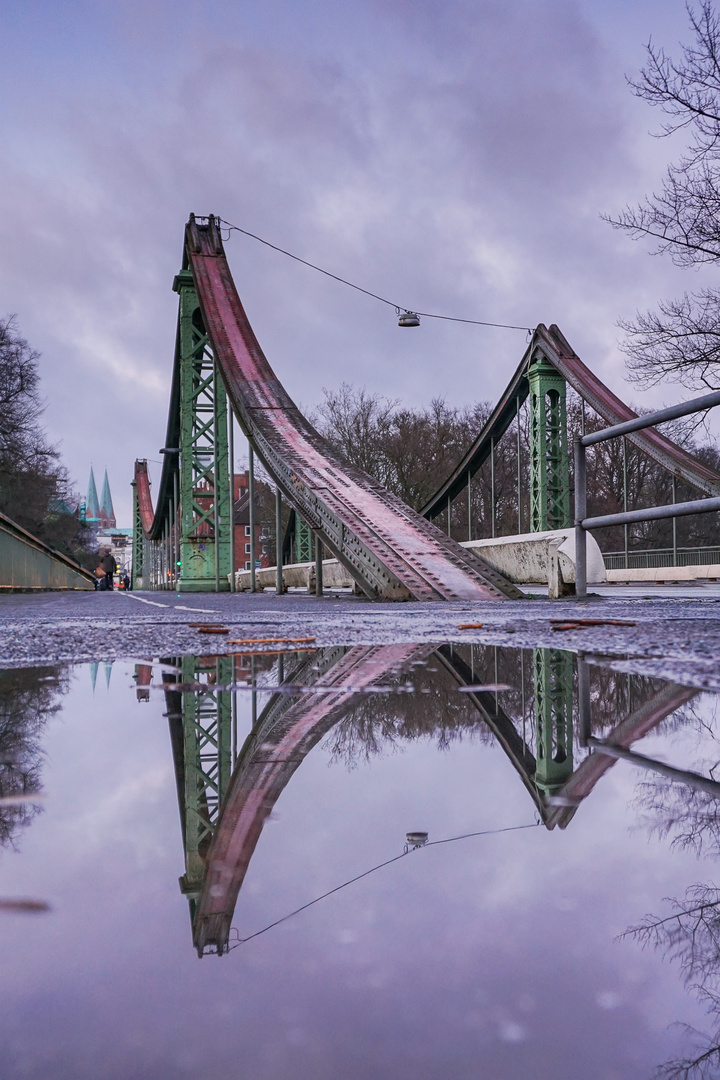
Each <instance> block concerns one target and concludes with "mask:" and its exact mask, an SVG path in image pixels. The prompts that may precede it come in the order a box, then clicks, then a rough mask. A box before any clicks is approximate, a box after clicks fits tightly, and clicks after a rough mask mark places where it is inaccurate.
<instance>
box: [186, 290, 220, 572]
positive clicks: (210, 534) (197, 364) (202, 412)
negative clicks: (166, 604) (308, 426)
mask: <svg viewBox="0 0 720 1080" xmlns="http://www.w3.org/2000/svg"><path fill="white" fill-rule="evenodd" d="M173 288H174V290H175V291H176V292H177V293H178V294H179V296H180V316H179V346H180V356H179V364H180V372H179V375H180V520H179V522H178V524H179V526H180V562H181V573H180V577H179V579H178V583H177V588H178V592H215V591H218V590H219V591H221V592H225V591H229V589H230V581H229V577H228V575H229V574H230V571H231V566H230V559H231V552H230V548H231V542H230V535H231V528H232V522H231V517H232V514H231V506H230V491H229V478H228V430H227V396H226V394H225V388H224V386H223V384H222V380H221V379H220V378H219V375H218V372H217V370H216V364H215V360H214V358H213V356H212V352H211V348H210V342H209V339H208V337H207V334H206V333H205V328H204V326H203V321H202V315H201V312H200V307H199V305H198V299H197V293H196V291H195V284H194V282H193V277H192V274H191V272H190V271H189V270H183V271H181V272H180V273H179V274H178V275H177V277H176V278H175V281H174V283H173Z"/></svg>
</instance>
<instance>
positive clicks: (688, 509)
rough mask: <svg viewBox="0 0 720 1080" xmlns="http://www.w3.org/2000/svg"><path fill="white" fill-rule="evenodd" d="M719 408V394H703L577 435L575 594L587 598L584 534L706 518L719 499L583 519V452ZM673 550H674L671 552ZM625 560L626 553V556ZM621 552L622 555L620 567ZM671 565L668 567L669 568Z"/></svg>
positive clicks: (585, 497) (584, 464)
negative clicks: (664, 520) (666, 520)
mask: <svg viewBox="0 0 720 1080" xmlns="http://www.w3.org/2000/svg"><path fill="white" fill-rule="evenodd" d="M716 405H720V391H718V390H716V391H715V392H714V393H712V394H705V395H704V396H703V397H699V398H694V399H693V400H692V401H685V402H683V403H682V404H680V405H672V406H671V407H670V408H669V409H660V411H659V412H654V413H649V414H648V415H647V416H637V417H636V418H635V419H634V420H628V421H626V423H624V424H614V425H613V426H612V427H608V428H603V429H602V430H601V431H592V432H590V433H589V434H588V435H578V436H577V437H576V439H575V594H576V595H577V596H587V532H588V530H592V529H602V528H604V527H605V526H606V525H633V524H634V523H635V522H638V521H658V520H660V519H662V518H676V517H685V516H686V515H688V514H709V513H712V512H714V511H716V510H720V498H711V499H694V500H693V501H692V502H684V503H671V504H670V505H669V506H651V507H648V508H647V509H645V510H630V511H626V512H624V513H622V514H604V515H602V516H601V517H588V516H587V458H586V449H587V447H588V446H593V445H594V444H595V443H600V442H607V441H608V439H617V438H620V437H621V436H623V435H629V434H630V433H631V432H633V431H641V430H642V429H643V428H649V427H655V426H656V424H662V423H664V422H666V421H667V420H676V419H678V418H679V417H681V416H690V415H691V413H697V412H704V411H705V410H706V409H712V408H715V406H716ZM675 550H677V549H675ZM628 557H629V553H628ZM624 560H625V552H623V566H624ZM669 565H671V564H669Z"/></svg>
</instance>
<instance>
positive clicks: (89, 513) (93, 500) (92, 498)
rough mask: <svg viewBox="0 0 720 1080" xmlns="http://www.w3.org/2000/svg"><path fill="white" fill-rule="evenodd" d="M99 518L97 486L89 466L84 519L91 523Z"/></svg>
mask: <svg viewBox="0 0 720 1080" xmlns="http://www.w3.org/2000/svg"><path fill="white" fill-rule="evenodd" d="M99 519H100V507H99V506H98V497H97V488H96V487H95V474H94V473H93V468H92V465H91V466H90V479H89V480H88V493H87V503H86V505H85V520H86V521H87V522H88V524H93V523H94V522H96V521H99Z"/></svg>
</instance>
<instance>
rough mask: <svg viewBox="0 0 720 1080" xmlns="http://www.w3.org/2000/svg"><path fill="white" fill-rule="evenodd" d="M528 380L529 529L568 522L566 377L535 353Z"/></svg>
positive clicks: (545, 527)
mask: <svg viewBox="0 0 720 1080" xmlns="http://www.w3.org/2000/svg"><path fill="white" fill-rule="evenodd" d="M528 382H529V384H530V531H531V532H543V531H545V530H546V529H565V528H568V526H569V525H570V466H569V461H568V446H567V416H566V405H565V396H566V395H565V379H564V378H563V376H562V375H561V374H560V373H559V372H558V371H557V370H556V369H555V368H554V367H553V366H552V364H551V363H550V362H549V361H548V360H546V359H545V358H544V357H543V356H541V355H538V356H536V358H535V359H534V360H533V361H532V363H531V364H530V367H529V369H528Z"/></svg>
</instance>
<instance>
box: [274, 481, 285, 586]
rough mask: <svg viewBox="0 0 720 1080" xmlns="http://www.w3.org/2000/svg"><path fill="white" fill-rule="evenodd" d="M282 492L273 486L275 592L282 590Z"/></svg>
mask: <svg viewBox="0 0 720 1080" xmlns="http://www.w3.org/2000/svg"><path fill="white" fill-rule="evenodd" d="M282 542H283V541H282V494H281V492H280V488H279V487H276V488H275V563H276V567H275V592H276V593H277V594H278V596H279V595H280V593H282V592H283V552H282Z"/></svg>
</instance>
